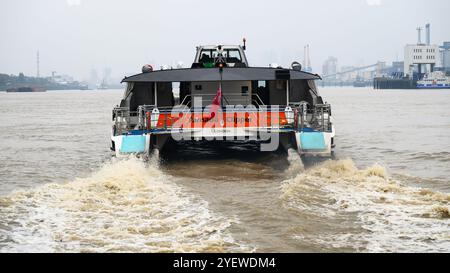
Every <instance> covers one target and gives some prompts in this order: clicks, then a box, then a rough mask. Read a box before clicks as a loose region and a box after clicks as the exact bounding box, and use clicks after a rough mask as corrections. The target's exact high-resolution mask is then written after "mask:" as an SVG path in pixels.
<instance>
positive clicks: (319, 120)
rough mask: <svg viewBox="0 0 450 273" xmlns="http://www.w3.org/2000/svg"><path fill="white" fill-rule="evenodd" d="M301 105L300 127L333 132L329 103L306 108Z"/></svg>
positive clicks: (299, 113) (299, 109)
mask: <svg viewBox="0 0 450 273" xmlns="http://www.w3.org/2000/svg"><path fill="white" fill-rule="evenodd" d="M305 108H306V105H301V106H300V107H299V108H297V109H298V111H299V112H298V119H299V120H298V126H299V128H300V129H304V128H311V129H314V130H318V131H322V132H331V130H332V128H331V127H332V124H331V106H330V105H329V104H316V105H315V106H314V107H312V108H308V109H305Z"/></svg>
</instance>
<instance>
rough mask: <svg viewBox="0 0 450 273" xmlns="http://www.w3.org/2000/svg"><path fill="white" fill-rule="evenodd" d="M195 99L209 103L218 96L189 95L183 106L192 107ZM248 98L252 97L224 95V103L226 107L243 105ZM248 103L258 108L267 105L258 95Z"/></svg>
mask: <svg viewBox="0 0 450 273" xmlns="http://www.w3.org/2000/svg"><path fill="white" fill-rule="evenodd" d="M195 97H199V98H202V99H204V100H206V101H207V102H212V101H213V99H214V98H215V97H216V95H215V94H196V95H191V94H189V95H186V96H185V97H184V98H183V101H181V104H182V105H187V106H189V107H192V98H195ZM247 97H250V96H242V95H241V94H227V95H226V96H225V95H222V98H223V102H225V104H224V106H226V105H236V104H243V103H242V102H243V101H244V99H243V98H247ZM248 103H252V104H254V105H255V106H258V107H259V106H263V105H265V104H264V102H263V101H262V99H261V98H260V97H259V95H258V94H252V95H251V98H250V100H248ZM208 104H210V103H206V105H208ZM206 105H205V106H206Z"/></svg>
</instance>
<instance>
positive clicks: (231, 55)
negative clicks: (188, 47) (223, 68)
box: [199, 49, 242, 63]
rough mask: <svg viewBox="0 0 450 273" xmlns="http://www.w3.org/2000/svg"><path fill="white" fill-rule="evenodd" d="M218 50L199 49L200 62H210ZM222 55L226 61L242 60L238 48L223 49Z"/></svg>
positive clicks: (215, 56)
mask: <svg viewBox="0 0 450 273" xmlns="http://www.w3.org/2000/svg"><path fill="white" fill-rule="evenodd" d="M218 53H219V52H218V51H217V50H215V49H203V50H202V51H200V59H199V62H201V63H212V62H214V59H215V58H217V56H218ZM222 56H223V57H224V58H225V59H226V61H227V63H240V62H242V57H241V53H240V52H239V49H224V50H223V52H222Z"/></svg>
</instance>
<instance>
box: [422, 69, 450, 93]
mask: <svg viewBox="0 0 450 273" xmlns="http://www.w3.org/2000/svg"><path fill="white" fill-rule="evenodd" d="M417 88H419V89H450V78H449V77H447V76H446V75H445V73H444V72H442V71H434V72H431V73H429V74H426V75H425V77H424V78H423V79H422V80H420V81H417Z"/></svg>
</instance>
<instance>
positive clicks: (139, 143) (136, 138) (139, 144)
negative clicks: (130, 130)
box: [120, 135, 145, 153]
mask: <svg viewBox="0 0 450 273" xmlns="http://www.w3.org/2000/svg"><path fill="white" fill-rule="evenodd" d="M120 152H122V153H143V152H145V136H143V135H130V136H123V137H122V146H121V147H120Z"/></svg>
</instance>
